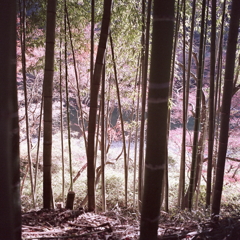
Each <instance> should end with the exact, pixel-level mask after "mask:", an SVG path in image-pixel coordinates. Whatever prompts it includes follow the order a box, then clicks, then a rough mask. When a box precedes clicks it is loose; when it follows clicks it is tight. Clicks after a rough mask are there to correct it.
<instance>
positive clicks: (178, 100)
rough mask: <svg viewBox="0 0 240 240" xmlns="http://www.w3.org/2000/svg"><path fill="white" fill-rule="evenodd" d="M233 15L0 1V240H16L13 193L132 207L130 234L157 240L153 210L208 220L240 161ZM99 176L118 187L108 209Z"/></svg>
mask: <svg viewBox="0 0 240 240" xmlns="http://www.w3.org/2000/svg"><path fill="white" fill-rule="evenodd" d="M15 9H16V11H15ZM239 9H240V2H239V1H238V0H199V1H197V0H175V1H174V0H154V1H152V0H149V1H144V0H142V1H139V0H117V1H112V0H101V1H99V0H92V1H85V0H80V1H77V0H59V1H56V0H47V1H44V0H38V1H32V0H18V1H17V3H13V1H9V2H7V1H5V2H1V3H0V11H1V13H0V18H1V21H0V26H1V32H4V34H2V36H1V37H0V39H1V40H0V41H1V42H0V51H1V53H0V59H1V64H0V66H1V77H0V81H1V82H0V86H1V87H0V97H1V100H0V135H1V143H0V145H1V160H0V191H1V195H2V194H3V192H4V196H5V197H4V198H2V197H1V198H0V201H1V202H0V205H1V206H4V207H2V208H0V239H21V237H20V235H21V231H20V227H19V226H20V225H21V221H20V218H21V214H20V199H21V201H22V208H23V206H24V202H27V204H26V205H29V206H31V208H36V207H43V208H47V209H51V208H54V207H55V204H56V202H62V203H63V204H64V206H65V207H66V208H68V209H73V208H74V207H79V206H83V207H85V208H86V209H87V210H88V211H107V210H109V208H110V207H112V206H114V205H120V206H121V207H125V208H127V209H130V208H131V209H134V210H135V211H138V212H140V213H141V221H140V232H141V233H140V239H157V228H158V219H159V218H160V217H161V216H160V209H163V210H165V211H166V212H168V211H171V210H172V209H173V208H175V209H182V210H185V209H187V210H189V211H193V210H196V209H202V211H205V212H208V213H209V216H212V220H213V221H216V222H217V221H218V218H219V214H220V210H221V200H222V194H223V191H224V181H225V179H224V177H226V171H227V169H226V166H230V167H231V168H230V170H229V171H233V170H234V169H235V170H234V173H233V175H232V176H233V178H234V179H237V171H238V168H239V166H238V167H236V164H238V162H240V159H239V158H238V156H239V151H240V149H239V144H236V139H237V138H238V139H239V134H240V132H239V116H240V104H239V102H240V95H239V94H240V93H239V92H240V91H239V89H240V77H239V71H240V36H239V19H240V11H239ZM6 10H7V11H6ZM6 20H8V21H9V23H11V24H9V25H6V24H5V21H6ZM15 33H16V34H15ZM5 35H6V36H8V39H9V40H6V36H5ZM15 49H16V50H15ZM13 63H14V64H13ZM15 73H16V76H17V78H16V77H15ZM17 97H18V100H17ZM17 105H18V114H17V113H16V112H17ZM18 126H19V130H18ZM76 142H77V147H76ZM174 144H175V145H174ZM19 146H20V151H19ZM116 146H120V147H118V150H120V151H118V150H116V151H118V152H117V155H116V156H115V157H113V158H111V157H109V156H110V152H111V149H114V148H115V147H116ZM171 161H174V163H175V165H176V166H177V167H176V169H177V170H175V171H176V172H177V175H176V176H175V175H174V176H175V177H174V178H175V179H176V182H177V183H176V184H175V186H174V187H173V186H172V182H171V181H170V178H171V175H172V173H171V166H172V165H171ZM116 166H120V168H119V167H118V170H116V169H117V167H116ZM108 171H110V172H111V174H112V179H115V178H116V179H118V178H117V176H118V175H117V174H118V173H115V171H118V172H120V173H119V174H120V176H121V179H122V180H121V181H122V186H119V189H117V191H119V196H118V198H115V199H114V197H113V199H111V201H110V200H109V197H110V195H111V194H110V192H111V191H112V189H111V188H110V187H109V186H110V185H111V181H110V180H108V175H107V174H108V173H107V172H108ZM114 174H115V175H114ZM80 179H81V181H82V182H81V184H80V183H79V181H80ZM119 179H120V178H119ZM116 181H118V180H116ZM113 188H116V187H113ZM120 188H121V190H120ZM173 189H174V190H173ZM115 190H116V189H115ZM115 197H116V196H115ZM13 199H14V200H13ZM26 199H27V200H26ZM6 211H9V213H10V214H7V213H6ZM6 215H8V218H5V216H6ZM2 216H4V217H2ZM13 216H15V217H13ZM6 226H7V228H8V229H10V231H9V234H10V235H4V234H7V233H5V231H2V230H1V229H4V227H6ZM14 233H15V234H14Z"/></svg>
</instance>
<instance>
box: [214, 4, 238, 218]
mask: <svg viewBox="0 0 240 240" xmlns="http://www.w3.org/2000/svg"><path fill="white" fill-rule="evenodd" d="M239 9H240V1H239V0H233V1H232V6H231V19H230V26H229V34H228V44H227V55H226V67H225V77H224V87H223V97H222V109H221V125H220V137H219V146H218V158H217V168H216V180H215V185H214V191H213V202H212V216H213V219H214V220H215V221H218V219H219V212H220V205H221V197H222V188H223V180H224V169H225V161H226V153H227V146H228V133H229V118H230V107H231V100H232V93H233V82H234V68H235V60H236V45H237V39H238V33H239V19H240V11H239Z"/></svg>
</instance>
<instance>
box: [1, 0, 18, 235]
mask: <svg viewBox="0 0 240 240" xmlns="http://www.w3.org/2000/svg"><path fill="white" fill-rule="evenodd" d="M6 23H7V24H6ZM0 31H1V33H2V34H1V36H0V73H1V74H0V86H1V87H0V136H1V140H0V156H1V157H0V194H1V197H0V206H1V207H0V239H8V240H20V239H21V206H20V194H19V192H20V191H19V189H20V175H19V174H20V172H19V129H18V112H17V111H18V104H17V88H16V2H15V1H1V2H0Z"/></svg>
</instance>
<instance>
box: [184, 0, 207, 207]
mask: <svg viewBox="0 0 240 240" xmlns="http://www.w3.org/2000/svg"><path fill="white" fill-rule="evenodd" d="M205 9H206V0H203V2H202V19H201V36H200V45H199V61H198V72H197V78H198V79H197V94H196V112H195V121H194V136H193V150H192V164H191V173H190V181H189V196H188V197H189V198H188V208H189V210H191V208H192V200H193V195H194V179H195V176H196V165H197V155H198V135H199V123H200V112H201V94H202V73H203V51H204V49H203V46H204V33H205Z"/></svg>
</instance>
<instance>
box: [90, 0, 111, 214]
mask: <svg viewBox="0 0 240 240" xmlns="http://www.w3.org/2000/svg"><path fill="white" fill-rule="evenodd" d="M111 7H112V0H104V12H103V19H102V29H101V34H100V39H99V45H98V51H97V57H96V63H95V69H94V74H93V80H92V82H91V93H90V111H89V123H88V146H87V162H88V169H87V179H88V210H89V211H94V210H95V160H94V159H95V156H94V155H95V154H94V153H95V132H96V121H97V108H98V94H99V86H100V80H101V76H102V68H103V61H104V56H105V51H106V45H107V39H108V35H109V27H110V16H111Z"/></svg>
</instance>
